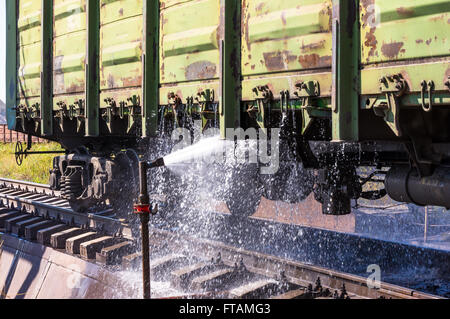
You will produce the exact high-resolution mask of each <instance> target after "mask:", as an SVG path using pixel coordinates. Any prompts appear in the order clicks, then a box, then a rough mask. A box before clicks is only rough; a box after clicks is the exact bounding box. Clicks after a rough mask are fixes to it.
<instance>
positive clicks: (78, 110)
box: [69, 99, 86, 133]
mask: <svg viewBox="0 0 450 319" xmlns="http://www.w3.org/2000/svg"><path fill="white" fill-rule="evenodd" d="M69 116H70V119H73V118H74V117H76V118H77V132H78V133H80V129H81V124H82V123H83V122H84V121H85V119H86V116H85V102H84V100H82V99H79V100H76V101H75V102H74V105H69Z"/></svg>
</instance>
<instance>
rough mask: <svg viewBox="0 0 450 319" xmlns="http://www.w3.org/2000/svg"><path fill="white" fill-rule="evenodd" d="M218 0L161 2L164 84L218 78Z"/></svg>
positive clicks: (162, 76)
mask: <svg viewBox="0 0 450 319" xmlns="http://www.w3.org/2000/svg"><path fill="white" fill-rule="evenodd" d="M219 17H220V5H219V0H193V1H167V0H163V1H161V18H160V21H161V22H160V23H161V26H160V29H161V32H160V33H161V35H160V37H161V38H160V48H161V52H160V54H161V58H160V59H161V66H160V67H161V75H160V77H161V83H163V84H166V83H177V82H185V81H199V80H202V81H203V80H211V79H218V78H219V60H220V58H219V37H220V30H219V24H220V23H219V21H220V20H219Z"/></svg>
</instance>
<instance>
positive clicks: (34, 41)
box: [17, 0, 42, 104]
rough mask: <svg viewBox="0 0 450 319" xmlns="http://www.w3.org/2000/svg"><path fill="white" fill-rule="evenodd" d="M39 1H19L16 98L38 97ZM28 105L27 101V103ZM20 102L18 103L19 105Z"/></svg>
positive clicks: (39, 83)
mask: <svg viewBox="0 0 450 319" xmlns="http://www.w3.org/2000/svg"><path fill="white" fill-rule="evenodd" d="M41 5H42V3H41V1H34V0H20V1H19V11H18V21H17V27H18V55H19V59H18V62H19V66H18V67H19V70H18V84H17V85H18V97H19V99H20V98H29V97H37V96H40V87H41V80H40V72H41V14H42V8H41ZM27 102H28V103H29V101H27ZM21 103H23V100H22V102H20V101H19V102H18V104H21Z"/></svg>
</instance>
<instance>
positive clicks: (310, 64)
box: [298, 54, 332, 69]
mask: <svg viewBox="0 0 450 319" xmlns="http://www.w3.org/2000/svg"><path fill="white" fill-rule="evenodd" d="M298 61H299V62H300V64H301V66H302V67H303V68H305V69H313V68H321V67H329V66H331V61H332V59H331V56H322V57H321V56H319V55H318V54H306V55H302V56H300V57H299V58H298Z"/></svg>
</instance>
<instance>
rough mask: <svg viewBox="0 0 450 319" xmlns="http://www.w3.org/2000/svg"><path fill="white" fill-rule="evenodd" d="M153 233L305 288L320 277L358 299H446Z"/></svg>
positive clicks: (173, 245)
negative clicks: (371, 285) (377, 285)
mask: <svg viewBox="0 0 450 319" xmlns="http://www.w3.org/2000/svg"><path fill="white" fill-rule="evenodd" d="M151 234H153V238H152V242H151V244H155V245H157V244H161V242H164V244H166V245H167V247H170V250H172V251H182V250H183V248H184V249H186V248H187V247H188V250H191V251H195V253H196V254H199V255H201V256H202V257H203V258H205V259H206V260H207V259H212V258H215V257H216V256H217V255H218V254H219V253H220V255H221V258H222V260H223V262H224V263H225V264H226V265H227V266H229V267H232V266H233V265H235V264H236V263H239V262H241V261H242V262H243V263H244V264H245V266H246V268H247V270H249V271H250V272H252V273H254V274H259V275H261V276H265V277H269V278H279V277H280V273H282V276H284V278H285V279H286V280H287V281H288V282H290V283H292V284H295V285H299V286H303V287H308V286H309V285H315V282H316V281H317V279H318V278H320V281H321V283H322V286H323V287H324V288H328V289H330V290H331V291H336V290H340V289H342V287H343V286H344V285H345V288H346V290H347V292H348V293H349V295H350V294H351V295H354V297H356V298H363V299H378V298H386V299H389V298H392V299H443V298H442V297H439V296H435V295H432V294H427V293H423V292H420V291H417V290H413V289H409V288H405V287H401V286H397V285H393V284H389V283H384V282H381V283H380V285H379V288H371V287H369V286H368V280H367V278H364V277H360V276H356V275H352V274H348V273H343V272H339V271H335V270H332V269H327V268H323V267H318V266H314V265H310V264H306V263H302V262H297V261H291V260H286V259H283V258H278V257H275V256H271V255H266V254H262V253H258V252H254V251H248V250H244V249H240V248H236V247H233V246H228V245H225V244H223V243H220V242H216V241H211V240H207V239H199V238H195V237H192V236H189V235H179V234H174V233H172V232H169V231H165V230H160V229H152V230H151ZM189 247H192V248H189Z"/></svg>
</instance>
